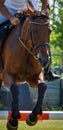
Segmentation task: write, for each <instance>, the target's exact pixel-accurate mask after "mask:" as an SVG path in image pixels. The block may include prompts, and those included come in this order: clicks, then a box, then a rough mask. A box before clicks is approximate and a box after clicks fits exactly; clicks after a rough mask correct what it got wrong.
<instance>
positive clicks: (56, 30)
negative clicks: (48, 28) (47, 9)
mask: <svg viewBox="0 0 63 130" xmlns="http://www.w3.org/2000/svg"><path fill="white" fill-rule="evenodd" d="M50 19H51V23H52V28H53V31H52V33H51V38H50V39H51V40H50V42H51V50H52V58H53V62H52V63H53V65H54V66H55V65H60V64H63V63H61V60H62V57H63V0H53V5H52V6H51V16H50ZM54 55H55V56H54ZM55 57H56V59H55Z"/></svg>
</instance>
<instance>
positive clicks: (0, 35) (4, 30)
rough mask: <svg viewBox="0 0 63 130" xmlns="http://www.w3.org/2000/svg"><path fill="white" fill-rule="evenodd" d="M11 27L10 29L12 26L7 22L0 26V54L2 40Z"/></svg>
mask: <svg viewBox="0 0 63 130" xmlns="http://www.w3.org/2000/svg"><path fill="white" fill-rule="evenodd" d="M11 27H12V25H11V23H10V21H9V20H8V21H6V22H4V23H2V24H0V53H1V48H2V43H3V40H4V38H5V37H6V36H7V34H8V33H9V31H10V29H11Z"/></svg>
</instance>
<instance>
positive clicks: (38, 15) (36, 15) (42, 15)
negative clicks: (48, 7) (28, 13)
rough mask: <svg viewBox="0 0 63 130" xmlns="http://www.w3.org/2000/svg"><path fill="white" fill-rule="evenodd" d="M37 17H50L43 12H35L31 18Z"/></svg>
mask: <svg viewBox="0 0 63 130" xmlns="http://www.w3.org/2000/svg"><path fill="white" fill-rule="evenodd" d="M37 17H42V18H46V19H49V17H48V16H47V15H45V14H42V13H38V14H35V15H33V16H32V17H31V18H32V19H33V20H34V19H36V18H37Z"/></svg>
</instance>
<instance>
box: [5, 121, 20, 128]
mask: <svg viewBox="0 0 63 130" xmlns="http://www.w3.org/2000/svg"><path fill="white" fill-rule="evenodd" d="M6 127H7V130H17V129H18V125H17V126H12V125H11V124H10V122H9V121H8V122H7V126H6Z"/></svg>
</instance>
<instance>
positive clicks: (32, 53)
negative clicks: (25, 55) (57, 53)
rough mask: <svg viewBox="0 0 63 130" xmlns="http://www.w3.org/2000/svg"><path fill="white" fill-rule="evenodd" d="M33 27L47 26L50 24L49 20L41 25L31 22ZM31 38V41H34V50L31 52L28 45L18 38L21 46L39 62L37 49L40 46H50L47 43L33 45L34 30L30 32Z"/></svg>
mask: <svg viewBox="0 0 63 130" xmlns="http://www.w3.org/2000/svg"><path fill="white" fill-rule="evenodd" d="M30 23H31V25H32V24H34V25H38V26H45V25H47V24H49V20H48V21H47V22H45V23H40V22H34V21H31V22H30ZM30 37H31V41H32V48H31V50H30V49H29V48H28V47H27V46H26V44H25V43H24V42H23V41H22V39H21V38H20V36H19V38H18V40H19V43H21V45H22V46H23V47H24V48H25V49H26V50H27V51H28V52H29V54H31V55H32V56H33V57H34V58H35V59H36V60H38V57H37V55H36V49H37V48H39V47H40V46H44V47H45V46H48V48H49V44H48V43H47V42H42V43H39V44H33V40H32V30H31V31H30Z"/></svg>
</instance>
